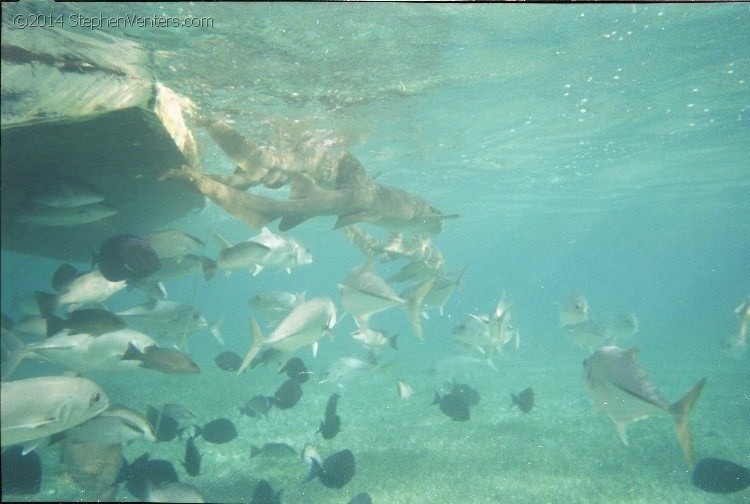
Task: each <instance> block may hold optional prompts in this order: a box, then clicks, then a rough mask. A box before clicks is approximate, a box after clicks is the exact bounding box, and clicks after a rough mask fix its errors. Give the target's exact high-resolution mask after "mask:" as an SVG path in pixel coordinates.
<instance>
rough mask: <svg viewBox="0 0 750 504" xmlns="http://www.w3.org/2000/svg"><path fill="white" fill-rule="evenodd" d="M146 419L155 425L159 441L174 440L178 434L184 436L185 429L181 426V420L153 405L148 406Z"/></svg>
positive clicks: (155, 433) (155, 432)
mask: <svg viewBox="0 0 750 504" xmlns="http://www.w3.org/2000/svg"><path fill="white" fill-rule="evenodd" d="M146 420H148V423H150V424H151V425H152V426H153V427H154V435H155V436H156V440H157V441H172V440H173V439H174V438H176V437H177V436H178V435H180V436H182V431H183V430H184V429H181V428H180V424H179V422H177V420H175V419H174V418H172V417H171V416H169V415H167V414H166V413H164V412H161V413H160V411H159V410H158V409H156V408H154V407H153V406H147V407H146Z"/></svg>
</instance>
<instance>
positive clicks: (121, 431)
mask: <svg viewBox="0 0 750 504" xmlns="http://www.w3.org/2000/svg"><path fill="white" fill-rule="evenodd" d="M64 434H65V439H66V440H68V442H71V443H105V444H117V443H127V442H130V441H133V440H135V439H145V440H146V441H151V442H156V436H155V435H154V430H153V428H152V427H151V424H149V423H148V420H146V417H144V416H143V415H141V414H140V413H138V412H137V411H134V410H132V409H130V408H126V407H124V406H112V407H110V408H109V409H107V410H105V411H103V412H102V413H101V414H99V416H96V417H94V418H92V419H90V420H87V421H85V422H84V423H82V424H79V425H76V426H75V427H72V428H71V429H68V430H67V431H65V433H64Z"/></svg>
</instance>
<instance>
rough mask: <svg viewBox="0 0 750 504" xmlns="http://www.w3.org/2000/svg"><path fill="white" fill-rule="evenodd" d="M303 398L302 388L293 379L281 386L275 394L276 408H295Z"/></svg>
mask: <svg viewBox="0 0 750 504" xmlns="http://www.w3.org/2000/svg"><path fill="white" fill-rule="evenodd" d="M301 397H302V387H300V386H299V383H297V382H296V381H294V380H292V379H291V378H290V379H288V380H287V381H285V382H284V383H282V384H281V387H279V389H278V390H277V391H276V393H275V394H274V406H276V407H277V408H279V409H289V408H292V407H294V405H295V404H297V403H298V402H299V400H300V398H301Z"/></svg>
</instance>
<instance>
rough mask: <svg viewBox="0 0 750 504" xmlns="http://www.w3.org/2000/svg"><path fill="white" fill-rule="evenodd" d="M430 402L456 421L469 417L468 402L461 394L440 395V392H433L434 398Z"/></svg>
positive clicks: (462, 420) (464, 420)
mask: <svg viewBox="0 0 750 504" xmlns="http://www.w3.org/2000/svg"><path fill="white" fill-rule="evenodd" d="M432 404H437V405H438V406H440V411H442V412H443V414H445V415H446V416H448V417H450V418H451V419H452V420H456V421H458V422H466V421H467V420H469V419H470V418H471V415H470V414H469V402H468V400H467V398H466V396H465V395H463V394H454V393H450V394H445V395H444V396H443V397H440V394H438V393H437V392H435V399H434V400H433V401H432Z"/></svg>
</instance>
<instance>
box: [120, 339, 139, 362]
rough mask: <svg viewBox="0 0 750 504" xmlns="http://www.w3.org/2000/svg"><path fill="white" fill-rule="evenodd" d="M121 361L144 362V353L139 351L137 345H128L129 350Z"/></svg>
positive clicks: (130, 343)
mask: <svg viewBox="0 0 750 504" xmlns="http://www.w3.org/2000/svg"><path fill="white" fill-rule="evenodd" d="M120 360H137V361H142V360H143V352H141V351H140V350H138V349H137V348H136V347H135V345H133V343H132V342H129V343H128V349H127V350H125V353H124V354H122V357H120Z"/></svg>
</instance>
